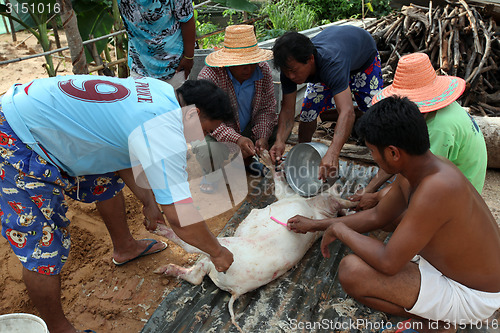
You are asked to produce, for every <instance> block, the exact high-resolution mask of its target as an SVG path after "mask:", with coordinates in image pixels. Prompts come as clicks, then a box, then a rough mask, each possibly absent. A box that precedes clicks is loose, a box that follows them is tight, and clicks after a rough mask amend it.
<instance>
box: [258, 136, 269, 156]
mask: <svg viewBox="0 0 500 333" xmlns="http://www.w3.org/2000/svg"><path fill="white" fill-rule="evenodd" d="M255 150H256V151H257V154H258V155H259V156H260V154H261V153H262V152H263V151H264V150H269V143H268V142H267V139H266V138H260V139H258V140H257V141H255Z"/></svg>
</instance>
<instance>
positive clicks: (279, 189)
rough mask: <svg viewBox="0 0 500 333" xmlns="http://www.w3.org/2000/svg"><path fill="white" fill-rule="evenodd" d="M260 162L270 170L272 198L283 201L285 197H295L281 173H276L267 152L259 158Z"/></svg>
mask: <svg viewBox="0 0 500 333" xmlns="http://www.w3.org/2000/svg"><path fill="white" fill-rule="evenodd" d="M260 160H261V161H262V163H263V164H264V165H265V166H266V167H267V168H268V169H269V170H271V174H272V176H273V180H274V196H275V197H276V198H277V199H278V200H281V199H284V198H287V197H291V196H294V195H297V194H296V193H295V192H294V191H293V190H292V188H291V187H290V186H288V182H287V181H286V179H285V176H284V174H283V171H278V172H277V171H276V170H275V165H273V163H272V161H271V156H270V155H269V152H268V151H267V150H264V151H263V152H262V154H261V156H260Z"/></svg>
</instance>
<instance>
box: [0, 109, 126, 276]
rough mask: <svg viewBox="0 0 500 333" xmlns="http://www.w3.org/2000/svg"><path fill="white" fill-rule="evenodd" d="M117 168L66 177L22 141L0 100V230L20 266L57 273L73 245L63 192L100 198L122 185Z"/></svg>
mask: <svg viewBox="0 0 500 333" xmlns="http://www.w3.org/2000/svg"><path fill="white" fill-rule="evenodd" d="M123 186H124V183H123V181H122V180H121V178H120V177H119V176H118V174H117V173H114V172H111V173H107V174H104V175H91V176H80V177H70V176H68V175H66V174H65V173H62V172H61V171H60V170H59V168H58V167H56V166H54V165H53V164H51V163H48V162H47V161H46V160H44V159H43V158H42V157H41V156H40V155H38V154H37V153H36V152H34V151H33V150H32V149H31V148H30V147H29V146H28V145H26V144H24V143H23V142H22V141H21V140H20V139H19V137H18V136H17V135H16V134H15V133H14V131H13V130H12V128H11V127H10V126H9V124H8V123H7V121H6V120H5V116H4V114H3V112H2V107H1V105H0V188H1V189H0V218H1V220H2V235H3V236H4V237H5V238H6V239H7V241H8V242H9V244H10V246H11V248H12V249H13V251H14V253H15V254H16V256H17V257H18V258H19V260H20V261H21V263H22V264H23V266H24V267H25V268H26V269H28V270H31V271H35V272H38V273H41V274H46V275H55V274H59V272H60V271H61V269H62V267H63V265H64V263H65V261H66V259H67V258H68V254H69V249H70V245H71V240H70V235H69V228H68V227H69V223H70V221H69V219H68V218H67V217H66V212H67V210H68V205H67V203H66V200H65V197H64V195H65V194H66V195H68V196H69V197H71V198H73V199H76V200H79V201H83V202H95V201H103V200H107V199H110V198H112V197H114V196H115V195H116V194H117V193H118V192H120V191H121V190H122V188H123Z"/></svg>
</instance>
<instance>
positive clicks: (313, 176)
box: [284, 142, 328, 197]
mask: <svg viewBox="0 0 500 333" xmlns="http://www.w3.org/2000/svg"><path fill="white" fill-rule="evenodd" d="M327 150H328V146H326V145H324V144H322V143H319V142H308V143H299V144H298V145H296V146H295V147H293V148H292V149H291V150H290V151H289V152H288V155H287V157H286V159H285V162H284V163H285V168H284V171H285V175H286V180H287V182H288V185H290V187H291V188H292V189H293V190H294V191H295V192H296V193H298V194H299V195H301V196H303V197H311V196H314V195H316V194H318V192H320V190H322V188H323V186H324V184H323V182H322V181H321V180H319V179H318V170H319V165H320V163H321V159H322V158H323V156H325V154H326V151H327ZM327 185H328V184H327Z"/></svg>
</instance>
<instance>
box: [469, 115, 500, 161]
mask: <svg viewBox="0 0 500 333" xmlns="http://www.w3.org/2000/svg"><path fill="white" fill-rule="evenodd" d="M473 118H474V120H475V121H476V123H477V124H478V125H479V128H481V131H482V132H483V135H484V141H485V142H486V150H487V151H488V168H493V169H498V168H500V118H498V117H477V116H473Z"/></svg>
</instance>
